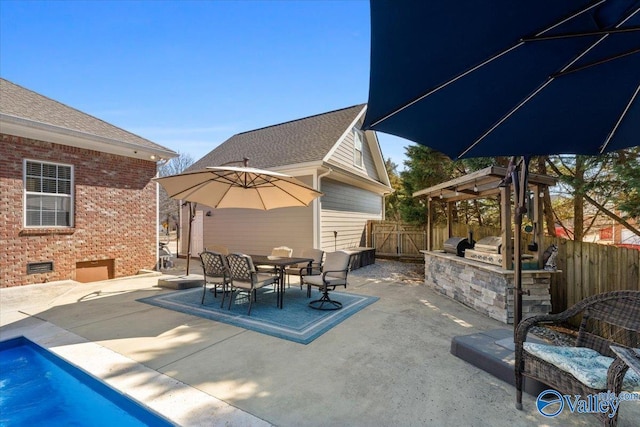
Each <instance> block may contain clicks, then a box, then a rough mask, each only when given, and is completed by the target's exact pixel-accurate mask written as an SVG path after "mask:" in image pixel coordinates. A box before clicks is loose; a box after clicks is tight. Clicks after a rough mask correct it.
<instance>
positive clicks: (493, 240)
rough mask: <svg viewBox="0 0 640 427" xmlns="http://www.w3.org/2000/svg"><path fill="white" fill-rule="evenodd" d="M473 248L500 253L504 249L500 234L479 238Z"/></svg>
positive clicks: (479, 250)
mask: <svg viewBox="0 0 640 427" xmlns="http://www.w3.org/2000/svg"><path fill="white" fill-rule="evenodd" d="M473 249H474V250H476V251H478V252H487V253H492V254H499V253H500V252H501V251H502V238H501V237H500V236H489V237H483V238H482V239H480V240H478V242H477V243H476V245H475V247H474V248H473Z"/></svg>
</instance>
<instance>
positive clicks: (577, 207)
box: [547, 147, 640, 241]
mask: <svg viewBox="0 0 640 427" xmlns="http://www.w3.org/2000/svg"><path fill="white" fill-rule="evenodd" d="M638 152H639V151H638V147H635V148H631V149H627V150H620V151H618V152H615V153H609V154H607V155H601V156H595V157H588V156H553V157H550V158H549V160H548V162H547V164H548V165H549V166H550V167H551V169H552V170H553V171H554V173H555V174H556V175H557V176H558V178H559V186H558V188H559V190H560V191H561V192H564V194H565V196H566V197H567V198H569V199H571V200H572V201H573V213H572V215H571V216H572V217H573V218H572V219H573V239H574V240H577V241H581V240H583V237H584V235H585V234H586V233H588V231H589V229H590V228H591V227H592V226H593V225H594V224H596V221H597V220H598V218H601V217H603V216H607V217H609V218H611V219H613V220H614V221H616V222H618V223H620V224H622V225H623V226H624V227H626V228H627V229H629V230H631V231H632V232H633V233H635V234H636V235H639V236H640V230H639V229H638V228H637V226H634V225H632V224H631V223H630V222H629V221H627V219H628V218H637V217H638V213H639V212H640V202H639V199H638V192H639V188H640V179H638V178H639V177H640V162H639V161H638ZM585 202H586V203H587V204H588V205H589V206H591V210H592V211H594V212H595V213H593V214H592V215H589V216H588V217H587V218H586V219H585V216H584V215H585V212H586V211H587V207H586V205H585ZM554 210H555V216H556V218H557V219H558V221H559V223H560V225H561V226H563V227H565V229H569V227H567V226H566V225H565V224H563V221H565V220H567V219H571V217H569V218H567V216H568V215H562V214H558V211H557V205H556V206H555V208H554ZM616 210H621V211H624V212H625V214H624V215H623V216H626V217H627V219H625V218H624V217H623V216H621V215H618V214H617V213H616V212H615V211H616Z"/></svg>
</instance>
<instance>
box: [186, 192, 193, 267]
mask: <svg viewBox="0 0 640 427" xmlns="http://www.w3.org/2000/svg"><path fill="white" fill-rule="evenodd" d="M194 217H195V205H193V206H192V205H191V202H189V235H188V236H187V276H188V275H189V263H190V261H191V223H192V222H193V218H194Z"/></svg>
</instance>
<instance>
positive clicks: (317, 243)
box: [313, 168, 333, 249]
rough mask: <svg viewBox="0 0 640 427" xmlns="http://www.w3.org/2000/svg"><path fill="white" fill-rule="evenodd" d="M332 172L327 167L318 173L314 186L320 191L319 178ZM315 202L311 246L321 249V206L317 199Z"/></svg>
mask: <svg viewBox="0 0 640 427" xmlns="http://www.w3.org/2000/svg"><path fill="white" fill-rule="evenodd" d="M331 172H333V169H331V168H328V169H327V171H326V172H325V173H323V174H320V175H318V178H317V184H316V188H317V189H318V191H322V185H321V184H320V180H321V179H322V178H324V177H326V176H328V175H329V174H331ZM313 203H315V204H316V208H315V209H314V210H313V215H314V217H315V218H314V221H315V223H316V227H315V230H316V231H315V234H316V235H315V236H314V237H313V247H315V248H319V249H322V245H321V244H322V241H321V240H322V221H321V212H320V210H321V206H320V201H319V199H316V200H314V201H313Z"/></svg>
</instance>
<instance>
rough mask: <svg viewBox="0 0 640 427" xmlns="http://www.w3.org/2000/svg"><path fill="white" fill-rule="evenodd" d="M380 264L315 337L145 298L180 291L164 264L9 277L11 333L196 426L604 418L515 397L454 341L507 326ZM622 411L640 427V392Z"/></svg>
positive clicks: (360, 274) (363, 274) (1, 332)
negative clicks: (21, 281)
mask: <svg viewBox="0 0 640 427" xmlns="http://www.w3.org/2000/svg"><path fill="white" fill-rule="evenodd" d="M377 262H378V264H380V263H385V262H390V261H377ZM378 264H376V265H378ZM375 268H376V266H368V267H364V268H362V269H360V270H357V271H356V272H353V273H352V274H351V276H350V280H349V283H350V285H349V287H348V289H347V291H348V292H354V293H358V294H365V295H374V296H378V297H379V298H380V300H379V301H377V302H376V303H375V304H373V305H371V306H369V307H367V308H365V309H364V310H362V311H360V312H358V313H356V314H355V315H353V316H352V317H350V318H348V319H346V320H345V321H344V322H342V323H341V324H339V325H338V326H336V327H335V328H333V329H331V330H330V331H328V332H327V333H325V334H324V335H322V336H320V337H319V338H317V339H316V340H315V341H313V342H312V343H310V344H308V345H301V344H297V343H293V342H290V341H286V340H283V339H278V338H274V337H271V336H267V335H262V334H259V333H256V332H252V331H248V330H245V329H242V328H238V327H234V326H230V325H226V324H223V323H218V322H214V321H210V320H207V319H202V318H199V317H194V316H190V315H186V314H181V313H177V312H173V311H169V310H166V309H162V308H157V307H153V306H149V305H147V304H143V303H140V302H137V301H136V299H138V298H142V297H145V296H150V295H155V294H158V293H161V292H171V290H167V289H163V288H159V287H157V283H158V279H159V278H163V277H166V275H165V276H161V275H159V274H158V273H149V274H144V275H140V276H135V277H131V278H124V279H116V280H110V281H104V282H95V283H89V284H82V283H77V282H72V281H68V282H59V283H50V284H41V285H31V286H27V287H21V288H7V289H0V307H1V309H0V326H1V327H0V340H6V339H8V338H11V337H14V336H19V335H24V336H26V337H27V338H30V339H32V340H33V341H35V342H37V343H39V344H40V345H42V346H45V347H47V348H50V349H51V350H52V351H54V352H55V353H58V354H60V355H61V356H63V357H64V358H66V359H68V360H69V361H71V362H72V363H74V364H76V365H78V366H80V367H81V368H84V369H85V370H87V371H89V372H90V373H92V374H93V375H94V376H96V377H99V378H101V379H103V380H104V381H106V382H107V383H109V384H111V385H112V386H114V387H116V388H118V389H119V390H121V391H122V392H124V393H126V394H128V395H130V396H132V397H134V398H136V399H138V400H140V401H141V402H143V403H145V404H146V405H147V406H149V407H150V408H151V409H153V410H155V411H157V412H159V413H161V414H163V415H164V416H166V417H167V418H169V419H170V420H171V421H173V422H174V423H176V424H178V425H185V426H196V425H202V426H205V425H206V426H211V425H233V426H235V425H246V426H253V425H256V426H257V425H276V426H328V425H336V426H338V425H340V426H424V425H427V426H431V425H433V426H497V427H499V426H504V427H507V426H508V427H512V426H592V425H598V423H597V422H596V421H597V420H596V418H595V417H594V416H592V415H588V414H584V415H578V414H572V413H570V412H569V411H568V410H566V409H565V410H564V411H563V413H562V414H560V416H558V417H557V418H544V417H543V416H542V415H540V414H539V413H538V411H537V410H536V405H535V398H534V397H532V396H530V395H527V394H525V395H524V402H523V403H524V410H523V411H518V410H516V409H515V406H514V402H515V389H514V388H513V387H512V386H510V385H508V384H507V383H505V382H503V381H501V380H499V379H497V378H495V377H493V376H491V375H490V374H488V373H486V372H484V371H482V370H480V369H478V368H476V367H474V366H472V365H471V364H469V363H467V362H465V361H463V360H461V359H459V358H457V357H455V356H453V355H451V353H450V347H451V340H452V338H453V337H455V336H460V335H468V334H473V333H475V332H481V331H487V330H492V329H496V328H505V327H506V325H504V324H502V323H500V322H498V321H495V320H493V319H490V318H488V317H485V316H483V315H480V314H478V313H476V312H474V311H473V310H471V309H469V308H467V307H465V306H463V305H461V304H459V303H457V302H455V301H453V300H451V299H448V298H446V297H444V296H442V295H440V294H437V293H435V292H433V291H432V290H430V289H429V288H428V287H427V286H425V285H424V284H422V283H421V282H420V281H406V280H394V279H393V278H391V279H389V278H382V279H381V278H376V277H373V276H372V277H367V271H373V270H372V269H375ZM192 271H195V268H194V267H192ZM178 292H179V291H178ZM284 309H285V310H286V295H285V308H284ZM620 411H621V412H620V417H619V425H620V426H637V420H638V419H640V404H638V402H624V403H623V404H622V405H621V408H620Z"/></svg>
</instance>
